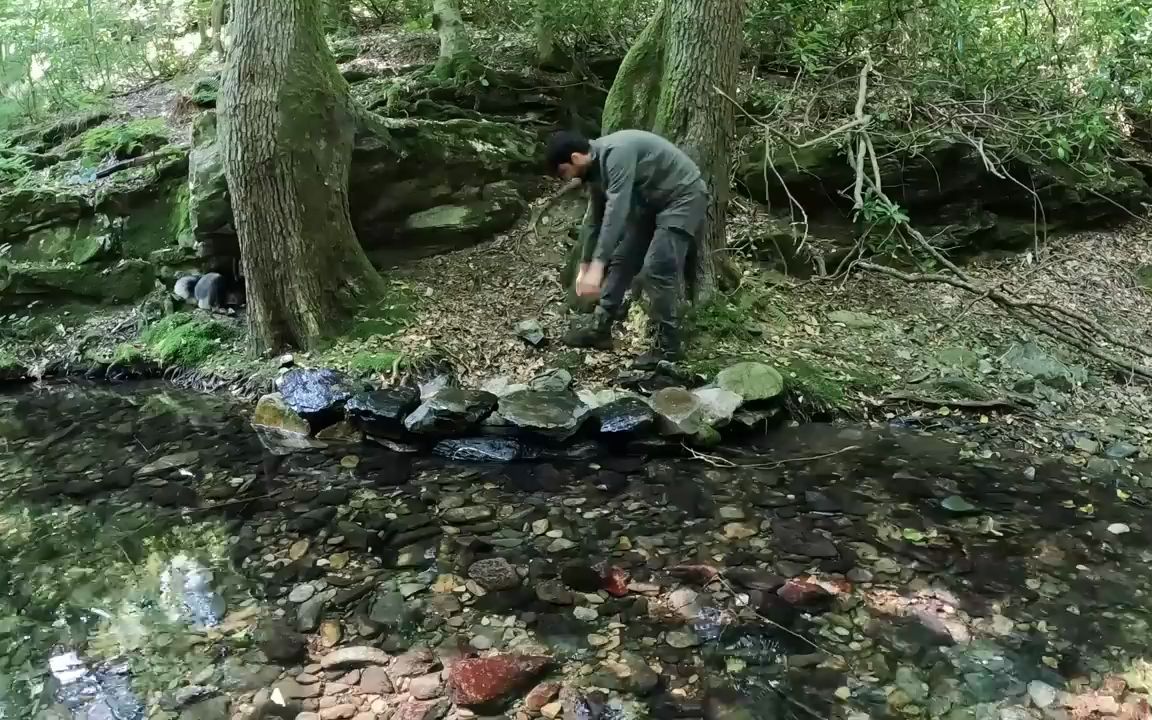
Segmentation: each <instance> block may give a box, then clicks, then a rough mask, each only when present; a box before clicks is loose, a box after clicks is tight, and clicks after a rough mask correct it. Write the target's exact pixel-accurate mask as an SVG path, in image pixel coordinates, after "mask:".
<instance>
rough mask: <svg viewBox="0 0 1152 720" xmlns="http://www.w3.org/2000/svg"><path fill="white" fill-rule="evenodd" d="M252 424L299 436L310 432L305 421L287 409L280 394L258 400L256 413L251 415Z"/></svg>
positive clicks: (268, 395) (272, 394)
mask: <svg viewBox="0 0 1152 720" xmlns="http://www.w3.org/2000/svg"><path fill="white" fill-rule="evenodd" d="M252 424H253V425H256V426H259V427H266V428H274V429H276V430H281V431H283V432H286V433H296V434H299V435H307V434H308V433H309V432H311V430H312V429H311V428H310V427H309V426H308V421H307V420H305V419H304V418H302V417H300V415H298V414H297V413H296V412H294V411H293V410H292V409H291V408H289V407H288V405H287V403H285V402H284V396H283V395H281V394H280V393H269V394H267V395H265V396H264V397H262V398H260V400H259V402H257V403H256V411H255V412H254V413H252Z"/></svg>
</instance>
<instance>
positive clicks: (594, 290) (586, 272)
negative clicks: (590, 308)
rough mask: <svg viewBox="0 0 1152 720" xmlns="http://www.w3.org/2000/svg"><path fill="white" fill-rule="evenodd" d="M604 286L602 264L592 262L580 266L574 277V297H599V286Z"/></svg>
mask: <svg viewBox="0 0 1152 720" xmlns="http://www.w3.org/2000/svg"><path fill="white" fill-rule="evenodd" d="M602 284H604V263H602V262H599V261H593V262H590V263H587V264H581V265H580V272H579V273H578V274H577V275H576V295H578V296H579V297H582V298H594V297H599V296H600V286H601V285H602Z"/></svg>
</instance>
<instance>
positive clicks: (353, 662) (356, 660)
mask: <svg viewBox="0 0 1152 720" xmlns="http://www.w3.org/2000/svg"><path fill="white" fill-rule="evenodd" d="M390 662H392V657H391V656H390V655H389V654H388V653H386V652H384V651H383V650H381V649H379V648H374V647H370V646H368V645H355V646H352V647H346V648H340V649H339V650H334V651H332V652H330V653H328V654H327V655H325V656H324V657H322V658H321V659H320V667H321V668H323V669H325V670H343V669H347V668H355V667H364V666H366V665H388V664H389V663H390Z"/></svg>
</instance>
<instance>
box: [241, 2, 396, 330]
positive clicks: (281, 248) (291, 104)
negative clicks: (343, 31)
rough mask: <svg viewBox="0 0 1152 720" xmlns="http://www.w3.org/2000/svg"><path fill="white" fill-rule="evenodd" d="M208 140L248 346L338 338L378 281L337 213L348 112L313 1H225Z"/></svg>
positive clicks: (345, 167) (342, 205)
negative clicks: (217, 147)
mask: <svg viewBox="0 0 1152 720" xmlns="http://www.w3.org/2000/svg"><path fill="white" fill-rule="evenodd" d="M231 4H232V22H231V32H230V37H231V46H230V47H229V51H228V59H227V62H226V63H225V69H224V77H223V82H222V84H221V89H220V99H219V112H220V141H221V147H222V151H223V157H224V172H225V176H226V177H227V180H228V189H229V191H230V193H231V198H232V208H233V214H234V217H235V222H236V229H237V232H238V233H239V236H240V251H241V256H242V261H243V269H244V276H245V280H246V284H247V293H248V314H249V318H250V322H251V327H252V336H253V339H254V341H255V342H256V344H257V346H258V348H259V349H262V350H279V349H281V348H284V347H299V348H308V347H312V346H314V345H315V344H316V341H317V340H319V339H320V338H322V337H325V336H328V335H331V334H333V333H335V332H338V331H339V330H340V329H341V327H342V325H344V323H345V322H346V321H347V320H348V319H349V318H350V317H351V316H352V314H353V313H354V312H355V310H356V308H357V307H358V306H360V305H362V304H366V303H370V302H373V301H375V300H377V299H378V298H379V297H380V296H381V295H382V294H383V293H384V290H385V285H384V280H383V279H382V278H381V277H380V276H379V275H378V274H377V273H376V271H375V269H373V267H372V265H371V264H370V263H369V262H368V258H367V257H366V256H365V254H364V251H363V249H362V248H361V247H360V244H359V242H358V241H357V239H356V235H355V233H354V231H353V230H352V221H351V219H350V217H349V215H348V171H349V165H350V163H351V155H352V144H353V140H354V136H355V132H356V123H357V116H358V115H357V111H356V108H355V107H354V105H353V103H352V100H351V98H350V97H349V93H348V85H347V83H345V82H344V80H343V78H341V77H340V73H339V72H338V71H337V69H336V62H335V60H334V59H333V57H332V54H331V52H330V51H329V49H328V45H327V44H326V43H325V40H324V34H323V30H322V28H323V22H322V15H321V0H276V1H275V2H269V0H232V3H231Z"/></svg>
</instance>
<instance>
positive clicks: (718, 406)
mask: <svg viewBox="0 0 1152 720" xmlns="http://www.w3.org/2000/svg"><path fill="white" fill-rule="evenodd" d="M693 394H695V395H696V397H697V398H699V400H700V403H701V405H703V411H704V422H705V423H707V424H708V425H710V426H712V427H714V428H715V427H723V426H725V425H727V424H728V423H729V422H731V421H732V415H733V414H734V413H735V412H736V411H737V410H738V409H740V406H741V405H742V404H743V403H744V398H743V397H742V396H740V395H737V394H736V393H734V392H732V391H731V390H726V389H724V388H700V389H699V390H695V391H693Z"/></svg>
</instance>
